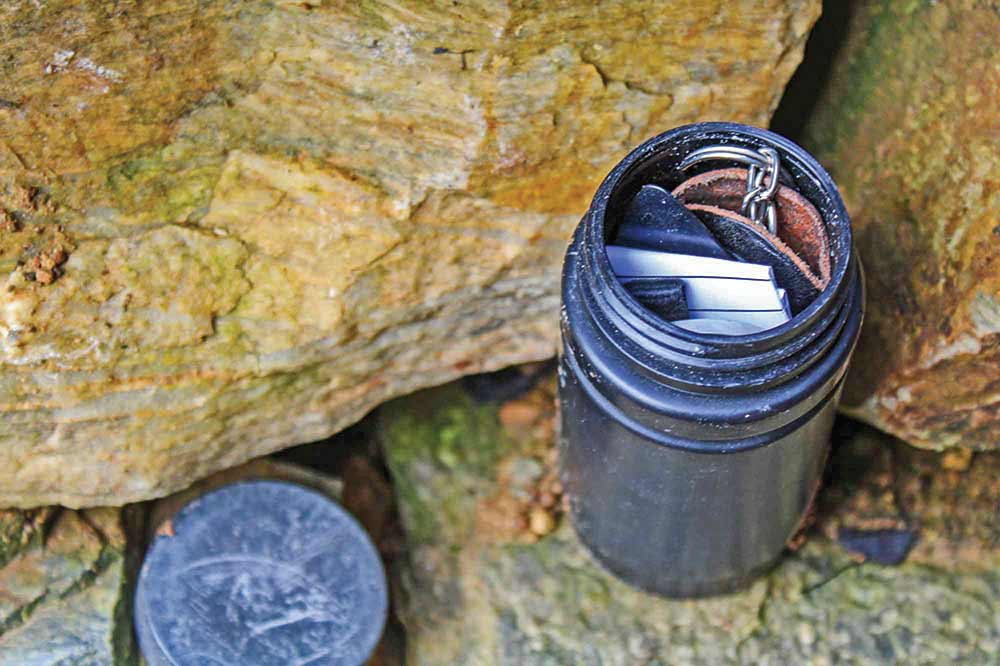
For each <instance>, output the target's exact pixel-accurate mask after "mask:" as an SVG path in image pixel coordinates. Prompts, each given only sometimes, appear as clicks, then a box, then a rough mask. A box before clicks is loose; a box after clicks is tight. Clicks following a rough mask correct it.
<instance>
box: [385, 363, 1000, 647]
mask: <svg viewBox="0 0 1000 666" xmlns="http://www.w3.org/2000/svg"><path fill="white" fill-rule="evenodd" d="M533 394H534V395H531V394H529V395H528V396H525V397H522V398H519V399H518V400H517V403H519V405H520V406H521V407H522V408H523V407H526V406H530V405H531V404H534V405H536V406H537V408H536V410H535V416H534V417H533V418H532V419H531V420H530V422H528V423H525V420H524V419H520V418H517V419H513V418H510V415H511V410H510V407H511V406H512V404H514V403H507V404H506V405H504V406H503V407H500V406H499V405H497V404H496V403H485V404H483V403H477V402H476V401H475V400H474V399H473V398H471V397H470V395H469V394H468V393H466V392H464V391H463V390H462V389H461V388H460V387H459V386H458V385H451V386H448V387H442V388H438V389H432V390H429V391H424V392H420V393H418V394H416V395H413V396H407V397H405V398H401V399H399V400H397V401H394V402H392V403H390V404H389V405H388V406H386V407H385V408H383V409H381V410H380V411H379V421H380V428H379V432H380V434H381V437H382V440H383V442H382V443H383V450H384V451H385V453H386V458H387V462H388V466H389V469H390V471H391V473H392V476H393V482H394V487H395V489H396V492H397V497H398V499H399V509H400V515H401V519H402V523H403V526H404V528H405V530H406V533H407V543H408V549H407V552H406V556H405V558H401V561H400V562H399V571H398V573H399V578H400V588H401V590H402V591H403V594H402V595H400V596H399V597H398V600H399V604H398V606H397V608H398V611H399V613H400V618H401V619H402V621H403V623H404V624H405V626H406V649H407V659H406V663H407V664H408V665H410V666H414V665H415V666H466V665H468V666H553V665H559V666H562V665H567V666H568V665H572V666H606V665H608V664H629V665H631V664H643V665H649V666H719V665H729V664H755V665H756V664H764V665H766V666H784V665H786V664H816V665H819V664H827V665H830V664H852V665H857V666H869V665H870V666H875V665H884V664H920V665H926V666H931V665H936V664H959V663H961V664H966V663H967V664H992V663H995V661H996V659H995V657H996V655H997V654H998V651H1000V630H998V621H1000V606H998V605H997V602H996V600H997V595H998V593H1000V514H998V513H997V510H996V508H997V506H998V503H1000V452H989V453H977V454H975V455H974V456H966V457H965V458H964V462H963V463H962V464H955V462H954V461H953V462H952V463H947V462H945V459H946V458H947V454H946V455H942V454H938V453H935V452H931V451H925V450H919V449H916V448H914V447H911V446H908V445H906V444H904V443H902V442H899V441H897V440H893V439H892V438H890V437H889V436H887V435H884V434H882V433H879V432H877V431H875V430H874V429H869V428H867V427H861V428H860V429H857V430H856V431H855V432H852V430H855V429H854V428H850V427H846V424H841V427H838V428H837V429H836V430H835V433H834V442H835V447H834V449H833V452H832V455H831V465H830V470H829V471H830V474H829V480H828V483H827V485H826V487H824V488H822V489H821V490H820V492H819V495H818V497H817V503H816V511H815V514H814V522H813V523H812V525H813V526H812V528H811V529H809V530H807V531H806V532H805V533H804V534H802V535H800V537H799V539H796V542H797V543H798V546H799V547H798V548H797V549H796V550H795V551H794V552H789V553H787V554H786V556H785V557H783V558H782V561H781V563H780V564H779V565H778V566H777V567H776V568H774V569H773V570H772V571H770V572H768V573H767V574H766V575H763V576H761V578H760V579H759V580H757V581H756V582H754V583H752V584H751V585H749V586H748V587H747V588H745V589H743V590H740V591H737V592H734V593H732V594H728V595H724V596H717V597H712V598H707V599H694V600H670V599H663V598H659V597H656V596H654V595H651V594H647V593H645V592H642V591H640V590H637V589H635V588H632V587H629V586H628V585H626V584H625V583H623V582H622V581H620V580H618V579H616V578H615V577H614V576H612V575H611V574H610V573H608V572H607V571H606V570H604V569H603V568H602V567H601V566H600V565H599V564H598V562H597V561H596V560H595V559H594V558H593V557H592V556H591V555H590V553H589V552H588V550H587V549H586V547H585V546H584V545H583V544H582V543H581V542H580V540H579V539H578V538H577V537H576V535H575V533H574V530H573V526H572V525H571V524H570V520H569V518H568V516H567V515H566V514H564V513H562V511H561V510H560V506H565V505H564V504H562V501H564V500H565V499H566V498H565V497H563V498H562V500H557V501H556V502H555V503H554V504H551V503H549V502H547V501H546V495H547V494H549V493H550V492H552V490H553V486H552V485H551V484H549V483H547V481H548V479H550V478H551V476H550V475H551V474H553V473H554V471H555V470H554V466H555V459H554V457H553V456H552V455H551V454H553V453H554V452H555V441H554V439H555V437H554V436H553V426H554V423H553V422H554V421H555V413H554V412H555V404H554V403H555V395H554V394H555V382H554V381H552V380H551V378H550V379H549V381H548V382H547V383H546V384H543V385H542V386H540V387H537V388H535V389H533ZM538 394H541V395H538ZM528 413H529V414H530V413H531V412H530V411H529V412H528ZM505 415H506V416H507V418H505ZM546 426H547V427H546ZM949 467H950V469H949ZM959 468H960V469H959ZM596 485H599V484H596ZM555 490H556V491H558V486H556V488H555ZM539 509H542V510H546V511H548V512H549V515H550V516H553V518H552V520H554V522H555V523H556V526H555V529H554V530H552V531H550V532H547V533H545V534H541V535H540V534H538V532H536V531H535V530H534V526H533V521H532V520H531V518H530V517H531V516H532V515H534V513H535V512H536V511H538V510H539ZM733 510H734V511H738V510H740V507H739V506H738V505H736V506H734V507H733ZM904 527H905V528H907V529H909V530H914V531H916V533H917V535H918V536H917V541H916V544H915V545H914V547H913V549H912V550H910V551H909V554H908V557H907V558H906V561H905V562H903V563H902V564H900V565H899V566H888V565H883V564H879V563H877V562H875V561H864V562H862V561H859V557H858V556H857V555H855V554H852V553H851V552H849V551H847V550H846V549H845V548H844V547H843V546H841V545H840V543H838V536H839V534H840V531H841V530H842V529H844V528H852V529H863V530H869V531H872V530H886V529H900V528H904ZM802 539H804V543H802V541H801V540H802ZM642 542H643V535H636V538H635V543H634V545H635V547H642ZM883 543H884V542H883ZM692 556H696V554H695V555H692Z"/></svg>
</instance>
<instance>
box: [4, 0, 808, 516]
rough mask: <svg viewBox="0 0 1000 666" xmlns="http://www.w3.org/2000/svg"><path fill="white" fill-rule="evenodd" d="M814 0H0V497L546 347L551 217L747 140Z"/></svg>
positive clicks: (561, 232)
mask: <svg viewBox="0 0 1000 666" xmlns="http://www.w3.org/2000/svg"><path fill="white" fill-rule="evenodd" d="M818 11H819V2H818V0H767V1H766V2H761V3H754V4H753V6H751V5H750V4H749V3H736V4H734V3H730V2H722V1H721V0H720V1H713V2H707V3H706V2H675V3H666V4H665V3H657V2H639V3H635V2H628V3H626V2H602V3H599V4H597V5H595V4H594V3H591V2H584V1H582V0H581V1H579V2H570V3H564V4H561V5H556V4H542V5H525V6H522V5H519V4H507V3H495V2H485V1H484V2H471V3H466V2H463V3H460V4H454V3H444V4H433V3H423V2H416V1H412V2H403V3H389V4H379V3H346V4H345V3H339V4H336V3H320V2H270V3H264V2H248V3H224V2H216V1H209V2H201V3H190V2H182V1H180V0H170V1H167V2H158V3H154V4H150V5H114V6H110V5H107V3H102V2H96V1H93V2H91V1H87V0H63V1H59V2H46V3H35V2H31V1H29V0H24V1H23V2H14V3H10V4H9V6H7V7H5V8H4V9H0V69H2V72H3V76H2V77H0V128H2V129H0V212H2V214H0V270H2V271H3V273H4V274H5V275H6V276H7V277H6V278H5V280H6V284H5V285H3V286H2V287H0V363H2V373H0V411H3V413H4V418H3V419H2V424H0V470H2V471H0V488H2V492H0V505H18V506H30V505H43V504H47V503H61V504H66V505H70V506H80V505H94V504H121V503H124V502H129V501H135V500H139V499H146V498H149V497H154V496H160V495H164V494H167V493H169V492H171V491H174V490H177V489H178V488H181V487H183V486H185V485H186V484H188V483H189V482H190V481H192V480H193V479H195V478H199V477H202V476H204V475H206V474H208V473H210V472H212V471H215V470H218V469H221V468H225V467H229V466H233V465H235V464H238V463H240V462H242V461H245V460H247V459H249V458H251V457H255V456H258V455H261V454H263V453H266V452H268V451H273V450H275V449H277V448H280V447H283V446H287V445H290V444H293V443H297V442H303V441H310V440H316V439H321V438H322V437H324V436H326V435H328V434H330V433H331V432H334V431H336V430H338V429H339V428H342V427H344V426H345V425H347V424H349V423H351V422H352V421H354V420H356V419H358V418H359V417H360V416H361V415H362V414H364V413H365V412H366V411H367V410H368V409H370V408H371V407H372V406H374V405H375V404H377V403H379V402H381V401H382V400H384V399H386V398H388V397H391V396H393V395H398V394H401V393H405V392H408V391H411V390H413V389H415V388H418V387H421V386H427V385H431V384H435V383H440V382H443V381H446V380H448V379H449V378H453V377H455V376H457V375H459V374H462V373H467V372H472V371H479V370H482V369H487V368H497V367H501V366H503V365H506V364H510V363H513V362H517V361H525V360H530V359H538V358H542V357H545V356H548V355H551V354H552V353H553V352H554V350H555V340H556V315H555V313H556V309H557V304H558V298H557V287H558V282H559V277H558V274H559V273H558V272H559V263H560V259H561V254H562V251H563V249H564V247H565V242H566V239H567V238H568V235H569V233H570V230H571V228H572V227H573V225H574V224H575V222H576V220H577V219H578V217H579V215H580V214H581V212H582V211H583V210H584V208H585V206H586V204H587V202H588V199H589V197H590V195H591V194H592V193H593V191H594V189H595V187H596V185H597V183H598V181H599V179H600V178H601V177H602V176H603V175H604V173H605V172H606V171H607V170H608V169H609V168H610V167H611V166H612V165H613V164H614V162H615V161H617V160H618V159H619V158H620V157H621V156H622V155H623V154H624V152H625V151H626V150H627V149H628V148H629V147H630V146H633V145H635V144H637V143H639V142H640V141H641V140H643V139H645V138H647V137H648V136H649V135H651V134H654V133H656V132H658V131H661V130H664V129H667V128H669V127H671V126H674V125H677V124H680V123H684V122H690V121H695V120H699V119H706V118H716V117H718V115H719V113H720V109H724V110H725V115H726V117H727V118H730V119H732V120H738V121H744V122H751V123H756V124H764V123H766V121H767V119H768V117H769V115H770V112H771V111H772V110H773V108H774V106H775V105H776V103H777V100H778V97H779V95H780V93H781V90H782V88H783V86H784V83H785V82H786V80H787V79H788V77H789V76H790V74H791V71H792V70H793V69H794V67H795V66H796V65H797V63H798V61H799V59H800V58H801V51H802V44H803V41H804V39H805V37H806V35H807V33H808V30H809V28H810V27H811V25H812V23H813V22H814V21H815V19H816V17H817V14H818Z"/></svg>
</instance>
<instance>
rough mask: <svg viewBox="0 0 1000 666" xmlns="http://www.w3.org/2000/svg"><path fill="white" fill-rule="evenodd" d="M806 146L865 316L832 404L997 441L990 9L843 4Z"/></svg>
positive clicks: (999, 444) (916, 434) (932, 440)
mask: <svg viewBox="0 0 1000 666" xmlns="http://www.w3.org/2000/svg"><path fill="white" fill-rule="evenodd" d="M855 4H856V7H855V11H854V14H855V15H854V16H853V18H852V21H851V25H850V28H849V36H848V39H847V42H846V44H845V45H844V47H843V48H842V50H841V52H840V54H839V56H838V58H837V61H836V63H835V66H834V68H833V74H832V79H831V82H830V84H829V85H828V86H827V89H826V91H825V93H824V95H823V96H822V97H821V98H820V99H819V100H818V102H817V104H816V113H815V115H814V116H813V118H812V119H811V121H810V122H809V124H808V126H807V130H806V137H805V140H804V145H805V146H806V147H807V148H809V149H811V150H812V151H814V152H815V154H816V156H817V157H818V158H819V160H820V161H821V162H822V163H823V164H825V165H826V166H827V167H828V168H829V169H830V171H831V172H832V174H833V176H834V179H835V180H836V181H837V183H838V185H839V186H840V188H841V190H842V192H843V194H844V197H845V200H846V202H847V207H848V209H849V211H850V213H851V216H852V219H853V221H854V228H855V234H856V243H857V246H858V247H859V249H860V251H861V256H862V258H863V260H864V266H865V274H866V276H867V286H868V312H867V318H866V321H865V328H864V330H863V332H862V338H861V342H860V345H859V348H858V351H857V354H856V356H855V359H854V364H853V371H852V374H851V376H850V378H849V380H848V382H847V385H846V392H845V396H844V407H845V409H846V411H847V412H848V413H850V414H852V415H854V416H857V417H858V418H861V419H863V420H865V421H867V422H869V423H872V424H874V425H876V426H878V427H879V428H881V429H883V430H886V431H888V432H891V433H893V434H894V435H897V436H898V437H901V438H902V439H905V440H906V441H908V442H910V443H911V444H914V445H917V446H921V447H927V448H933V449H944V448H947V447H965V448H970V449H979V450H991V449H997V448H1000V416H998V411H997V408H996V404H997V397H996V389H995V387H996V384H997V381H998V380H1000V344H998V342H1000V252H998V248H1000V242H998V234H1000V226H998V225H997V214H998V211H1000V190H998V188H997V181H998V179H1000V153H998V151H997V149H996V147H997V141H998V137H1000V109H998V107H997V105H996V102H995V100H996V98H997V95H998V94H1000V69H998V68H997V56H996V49H995V44H996V35H997V34H1000V14H998V13H997V11H996V7H995V6H993V5H991V4H990V3H971V2H965V1H964V0H941V1H940V2H902V3H901V2H893V1H892V0H864V1H863V2H859V3H855Z"/></svg>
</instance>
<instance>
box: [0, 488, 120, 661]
mask: <svg viewBox="0 0 1000 666" xmlns="http://www.w3.org/2000/svg"><path fill="white" fill-rule="evenodd" d="M0 529H2V532H3V535H2V536H0V546H2V550H0V664H3V665H4V666H134V665H136V664H138V654H137V652H136V649H135V644H134V642H133V639H132V624H131V619H132V618H131V607H132V604H131V590H132V584H131V580H132V577H133V576H134V574H135V569H136V565H137V559H136V553H135V552H134V550H130V549H128V548H127V546H126V537H125V527H124V524H123V512H122V511H121V510H120V509H111V508H98V509H88V510H87V511H68V510H62V509H56V508H47V509H38V510H34V511H18V510H8V511H4V512H2V513H0Z"/></svg>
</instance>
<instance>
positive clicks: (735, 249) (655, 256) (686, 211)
mask: <svg viewBox="0 0 1000 666" xmlns="http://www.w3.org/2000/svg"><path fill="white" fill-rule="evenodd" d="M692 172H693V173H695V175H692V176H690V177H687V178H685V179H684V180H681V181H680V182H677V174H678V171H677V170H673V171H672V173H668V172H665V171H661V170H659V169H652V168H644V169H637V170H636V171H634V172H633V177H632V178H628V179H627V181H628V182H626V183H624V184H623V185H624V186H623V187H622V188H620V189H619V190H618V193H617V194H618V196H616V197H612V199H614V200H613V201H609V206H608V214H609V217H608V219H607V221H608V224H607V225H606V230H607V235H606V246H607V252H608V258H609V260H610V262H611V265H612V269H613V271H614V273H615V274H616V275H617V277H618V279H619V281H620V282H621V283H622V285H623V286H624V287H625V289H626V291H627V292H629V294H630V295H631V296H632V297H633V298H635V299H636V300H637V301H638V302H639V303H640V304H641V305H643V306H644V307H645V308H646V309H647V310H650V311H651V312H652V313H653V314H654V315H656V316H657V317H659V318H661V319H663V320H665V321H668V322H671V323H673V324H674V325H677V326H680V327H682V328H686V329H688V330H691V331H695V332H700V333H711V334H722V335H747V334H752V333H757V332H760V331H765V330H768V329H771V328H774V327H776V326H779V325H781V324H783V323H785V322H786V321H788V320H789V319H791V318H792V317H794V316H795V315H796V314H798V313H799V312H801V311H802V310H804V309H805V308H806V307H807V306H808V305H809V304H810V303H812V302H813V301H814V300H815V299H816V298H817V296H819V294H820V293H822V292H823V290H824V289H826V287H827V286H828V285H829V284H830V279H831V259H830V257H831V248H830V245H831V241H830V237H829V233H828V230H827V227H826V224H825V223H824V221H823V218H822V215H821V214H820V212H819V211H818V210H817V208H816V206H814V205H813V204H812V202H810V201H809V200H808V199H807V198H806V197H805V196H804V195H803V194H801V193H800V192H799V191H797V190H796V189H795V187H794V182H793V181H791V179H790V178H788V177H787V175H786V176H785V177H783V178H781V179H780V180H779V183H778V185H777V186H776V188H775V190H774V193H773V195H772V198H771V205H773V207H774V218H773V220H774V223H775V232H774V233H772V231H771V230H769V229H768V227H767V225H766V224H762V223H760V222H755V221H753V220H751V219H750V217H749V216H748V215H747V214H746V212H745V209H744V206H743V202H744V197H746V196H747V191H748V182H749V181H748V170H747V169H745V168H741V167H732V166H728V165H727V166H726V167H725V168H716V169H711V170H701V171H700V173H699V172H695V171H694V170H692ZM765 182H766V181H765Z"/></svg>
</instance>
